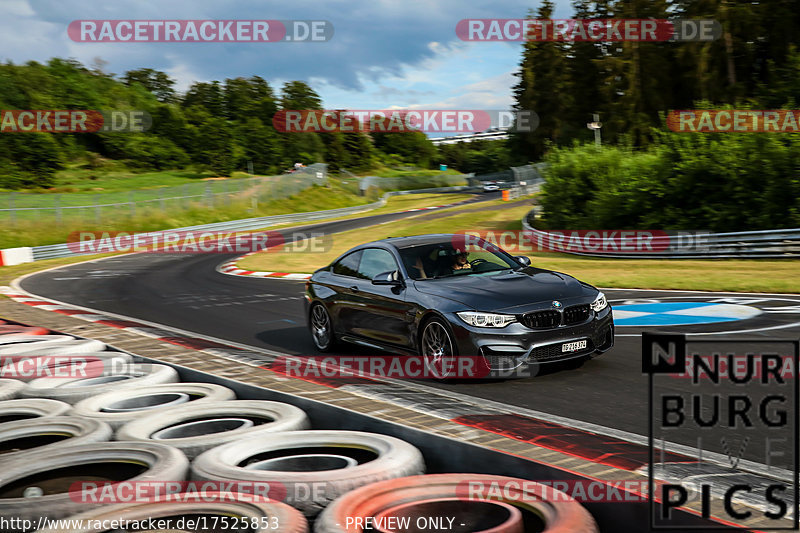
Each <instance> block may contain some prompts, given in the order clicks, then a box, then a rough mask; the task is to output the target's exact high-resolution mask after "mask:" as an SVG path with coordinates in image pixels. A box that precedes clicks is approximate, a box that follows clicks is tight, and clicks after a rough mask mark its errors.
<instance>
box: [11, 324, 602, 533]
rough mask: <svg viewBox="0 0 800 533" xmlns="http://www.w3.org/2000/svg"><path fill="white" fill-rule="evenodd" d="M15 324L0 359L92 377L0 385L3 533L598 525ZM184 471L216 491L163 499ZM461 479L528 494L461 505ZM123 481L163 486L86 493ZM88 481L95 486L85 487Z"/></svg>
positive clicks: (410, 449)
mask: <svg viewBox="0 0 800 533" xmlns="http://www.w3.org/2000/svg"><path fill="white" fill-rule="evenodd" d="M6 325H7V324H0V326H6ZM9 326H11V325H9ZM13 328H15V329H14V330H13V331H14V332H13V333H10V334H0V360H14V359H15V357H17V358H19V359H26V358H31V359H36V360H37V361H40V360H46V361H49V358H50V357H53V356H56V357H57V356H65V357H66V359H67V360H69V359H72V358H76V359H81V360H83V359H87V360H89V362H88V363H87V366H86V368H87V369H88V370H91V372H89V375H88V376H86V377H72V376H70V377H55V376H52V377H37V378H35V379H30V380H29V381H27V382H25V379H26V377H24V376H20V379H0V472H2V475H0V519H2V518H6V519H11V518H14V519H17V521H11V520H7V522H6V523H10V524H12V528H11V529H10V530H9V531H22V530H21V529H17V530H15V529H13V527H14V526H13V524H17V525H20V524H23V523H24V520H32V521H33V523H37V522H38V520H40V519H43V518H46V519H57V518H70V519H73V520H82V521H84V524H85V523H88V521H89V520H93V521H94V523H102V521H103V520H118V519H125V520H128V521H132V522H136V521H139V520H140V521H141V522H142V524H146V522H145V521H146V520H147V519H150V518H158V519H165V520H166V522H163V521H162V522H161V523H162V524H166V526H164V527H162V526H159V528H160V529H159V530H160V531H175V532H183V531H187V530H198V531H199V530H201V529H204V528H203V527H201V526H197V523H196V524H195V527H194V529H192V528H190V527H184V526H185V523H179V522H178V520H181V519H183V520H186V519H188V518H189V517H192V516H205V517H207V518H206V520H208V519H213V518H214V517H219V518H223V517H227V519H228V521H230V520H231V519H232V518H235V519H237V520H241V521H240V522H238V523H239V524H240V525H241V524H245V526H242V527H244V528H245V529H247V528H249V530H250V531H267V530H269V531H276V530H279V531H284V532H290V533H303V532H307V531H309V526H308V521H307V520H308V519H309V518H311V519H314V521H315V525H314V528H315V531H316V532H317V533H339V532H344V531H355V530H357V529H358V528H356V529H354V528H353V527H348V525H347V524H348V522H347V519H348V518H351V519H353V518H359V517H362V518H366V517H373V518H374V519H378V520H380V519H381V518H395V519H403V518H408V519H416V518H419V517H422V518H425V517H428V518H430V517H436V516H455V517H459V518H461V519H462V520H461V522H462V523H465V524H467V528H466V529H465V528H464V527H463V526H462V527H461V529H459V528H458V527H456V528H454V529H453V531H456V532H459V531H465V532H466V531H467V530H469V531H485V530H491V531H492V532H493V533H523V531H527V530H529V529H530V526H531V524H533V525H534V526H535V527H539V529H537V531H539V530H540V531H544V532H546V533H566V532H567V531H581V532H585V533H593V532H596V531H597V527H596V525H595V522H594V521H593V519H592V517H591V516H590V515H589V513H588V512H587V511H586V510H585V509H584V508H583V507H582V506H581V505H580V504H579V503H577V502H575V501H574V500H572V499H569V498H568V497H567V496H566V495H564V494H563V493H559V494H560V495H561V496H563V498H560V497H559V498H557V499H555V500H554V501H550V500H548V498H547V497H546V494H544V492H543V490H544V489H541V487H544V486H543V485H538V484H536V483H534V482H531V481H526V480H516V479H515V478H505V477H500V476H488V475H483V474H434V475H424V472H425V462H424V458H423V456H422V453H421V452H420V451H419V449H417V448H416V447H415V446H413V445H412V444H410V443H408V442H405V441H404V440H401V439H398V438H395V437H391V436H388V435H382V434H377V433H368V432H362V431H344V430H311V429H309V427H310V423H309V419H308V417H307V415H306V413H305V412H304V411H303V410H302V409H300V408H298V407H296V406H294V405H291V404H287V403H280V402H275V401H265V400H237V399H236V394H235V392H234V391H233V390H231V389H230V388H228V387H224V386H222V385H217V384H213V383H181V382H179V376H178V374H177V372H176V371H175V369H173V368H172V367H170V366H167V365H160V364H149V363H147V364H143V363H135V362H134V358H133V357H132V356H131V355H130V354H127V353H123V352H115V351H106V350H107V346H106V345H105V344H103V343H101V342H99V341H94V340H90V339H80V338H76V337H73V336H69V335H62V334H56V333H51V332H50V331H49V330H47V329H45V328H30V327H28V326H18V325H13ZM24 328H27V329H24ZM39 358H41V359H39ZM92 358H93V360H92ZM42 364H43V365H44V366H47V363H42ZM48 368H50V367H48ZM53 368H60V366H59V363H53ZM20 397H21V398H20ZM114 432H116V433H114ZM112 438H115V440H114V441H110V440H109V439H112ZM190 459H194V460H193V463H192V464H191V467H190V464H189V460H190ZM190 474H191V476H190ZM187 479H192V480H193V482H196V483H197V485H196V486H195V489H197V487H199V486H202V485H201V484H203V483H207V482H212V483H215V484H216V485H213V484H212V489H211V491H210V492H208V493H206V492H205V491H206V490H208V489H202V491H204V492H203V493H202V494H203V496H202V498H201V499H194V500H191V501H190V500H189V499H186V500H185V501H181V498H180V497H178V498H172V496H181V495H189V494H191V493H190V492H188V491H190V490H191V485H187V484H186V483H187V481H186V480H187ZM465 480H471V481H475V480H478V481H482V482H492V481H496V482H500V483H502V482H507V481H512V482H516V483H524V485H520V486H523V487H525V489H524V490H523V489H519V490H518V496H519V497H520V499H521V501H523V503H519V502H517V501H498V500H496V499H495V500H492V499H488V498H487V499H480V500H478V501H465V500H463V498H460V496H462V495H461V494H460V493H459V490H458V489H459V486H460V484H461V483H463V482H464V481H465ZM122 481H126V482H130V484H131V485H136V486H139V485H138V483H142V486H160V489H159V490H160V491H161V492H160V493H158V494H155V493H147V494H146V495H145V496H144V498H140V496H139V493H138V492H137V495H136V498H134V499H133V500H125V499H122V498H116V499H114V498H112V499H111V500H102V499H100V500H99V501H98V500H97V499H92V498H88V499H87V497H86V494H87V493H88V494H91V493H92V490H97V486H99V485H107V486H108V485H109V484H110V486H113V487H117V486H120V485H126V484H125V483H121V482H122ZM87 482H88V484H89V485H92V484H93V483H94V484H95V485H92V486H93V487H94V489H92V488H91V487H90V488H88V489H87V488H86V487H87V485H86V484H85V483H87ZM175 482H183V483H175ZM78 483H82V484H78ZM76 484H78V485H76ZM231 484H234V485H236V484H244V486H243V487H241V488H238V489H237V488H233V489H225V490H226V491H228V492H224V493H223V492H220V493H218V494H219V495H224V496H221V497H218V498H216V499H212V500H211V501H209V499H203V498H205V497H206V496H208V495H211V496H213V495H214V494H215V492H213V491H215V490H220V488H213V487H215V486H216V487H230V486H231ZM248 486H249V487H250V488H249V489H248V488H247V487H248ZM76 487H83V488H84V491H81V489H80V488H76ZM167 487H170V488H167ZM253 487H259V490H261V491H263V490H264V488H265V487H266V489H267V490H268V494H269V498H270V499H269V500H267V499H261V500H260V501H259V500H258V499H247V496H251V497H252V495H253V494H254V493H248V491H254V490H256V489H255V488H253ZM165 489H166V490H165ZM148 490H150V489H148ZM547 490H549V491H551V492H550V493H551V494H552V493H553V489H552V488H550V487H547ZM87 491H88V492H87ZM76 492H77V494H78V495H77V496H76ZM554 492H557V491H554ZM154 494H155V495H156V496H159V497H160V499H159V497H156V498H153V497H152V496H153V495H154ZM194 496H195V497H197V496H198V494H197V493H195V494H194ZM231 496H233V498H232V497H231ZM121 502H127V503H121ZM273 519H275V520H277V522H273V521H272V520H273ZM172 520H175V523H174V524H175V525H174V527H173V525H172V524H173V522H172ZM537 520H538V522H537ZM242 521H243V522H242ZM129 523H130V522H129ZM75 524H76V527H77V522H75ZM182 524H183V525H182ZM276 524H279V527H277V526H276ZM223 529H231V528H229V527H227V526H225V527H223ZM234 529H235V528H234ZM240 529H242V528H240ZM361 529H363V528H361ZM358 530H360V529H358ZM378 530H381V529H380V528H378ZM431 530H438V529H436V528H433V529H431V528H430V527H429V528H428V529H427V531H431ZM41 531H42V532H45V533H56V530H54V529H44V530H41ZM69 531H71V530H68V529H59V530H58V532H59V533H68V532H69ZM72 531H74V533H78V531H81V532H82V533H85V532H88V531H97V532H98V533H100V531H103V530H95V529H91V528H89V529H87V528H86V527H84V528H83V529H75V530H72ZM416 531H417V530H415V529H413V527H412V528H409V529H406V530H405V533H416ZM420 531H421V529H420Z"/></svg>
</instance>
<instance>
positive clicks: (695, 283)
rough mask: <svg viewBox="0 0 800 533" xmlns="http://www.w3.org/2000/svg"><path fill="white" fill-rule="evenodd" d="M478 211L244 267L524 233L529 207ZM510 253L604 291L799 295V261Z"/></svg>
mask: <svg viewBox="0 0 800 533" xmlns="http://www.w3.org/2000/svg"><path fill="white" fill-rule="evenodd" d="M497 203H498V202H491V203H490V204H485V205H492V204H497ZM474 208H475V206H471V207H460V208H453V209H451V210H448V211H447V213H448V216H446V217H437V218H433V217H426V216H425V215H420V216H418V217H415V218H410V219H404V220H401V221H397V222H392V223H388V224H383V225H380V226H375V227H373V228H368V229H364V230H354V231H347V232H342V233H338V234H336V235H334V238H333V240H332V243H333V246H332V248H331V249H330V250H328V251H327V252H324V253H319V254H308V253H293V254H291V253H260V254H256V255H253V256H250V257H248V258H246V259H244V260H242V261H241V262H240V263H239V264H240V266H241V267H242V268H246V269H248V270H267V271H278V272H313V271H314V270H316V269H317V268H319V267H321V266H324V265H325V264H327V263H329V262H330V261H332V260H333V259H334V258H336V257H337V256H338V255H339V254H341V253H342V252H344V251H345V250H347V249H348V248H350V247H352V246H355V245H357V244H361V243H363V242H366V241H369V240H375V239H382V238H385V237H389V236H394V237H397V236H403V235H417V234H422V233H451V232H459V231H481V232H482V231H494V232H497V231H509V230H520V229H521V223H520V220H521V218H522V216H523V215H524V214H525V213H526V212H527V211H528V210H529V209H530V207H529V206H519V207H513V208H509V209H503V210H494V211H484V212H472V213H463V212H462V211H467V210H472V209H474ZM508 251H509V252H511V253H519V255H528V256H529V257H530V258H531V260H532V262H533V265H534V266H538V267H541V268H547V269H553V270H558V271H562V272H567V273H569V274H571V275H574V276H576V277H578V278H579V279H582V280H584V281H587V282H589V283H592V284H593V285H597V286H600V287H620V288H641V289H682V290H703V291H732V292H778V293H800V262H799V261H791V260H786V261H781V260H779V261H775V260H719V261H703V260H672V261H668V260H647V259H645V260H625V259H593V258H582V257H575V256H570V255H567V254H557V253H545V252H533V253H531V252H529V251H527V250H523V251H520V250H515V249H513V248H508Z"/></svg>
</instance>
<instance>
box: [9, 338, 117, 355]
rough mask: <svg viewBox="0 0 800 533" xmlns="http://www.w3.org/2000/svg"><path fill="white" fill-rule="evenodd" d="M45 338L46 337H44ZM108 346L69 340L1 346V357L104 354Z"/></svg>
mask: <svg viewBox="0 0 800 533" xmlns="http://www.w3.org/2000/svg"><path fill="white" fill-rule="evenodd" d="M42 336H43V337H44V335H42ZM105 349H106V345H105V343H103V342H100V341H98V340H95V339H69V340H61V339H58V340H55V341H47V340H45V341H39V342H35V341H34V342H22V343H10V344H5V345H3V346H0V355H28V354H31V353H41V354H45V355H68V354H82V353H93V352H102V351H103V350H105Z"/></svg>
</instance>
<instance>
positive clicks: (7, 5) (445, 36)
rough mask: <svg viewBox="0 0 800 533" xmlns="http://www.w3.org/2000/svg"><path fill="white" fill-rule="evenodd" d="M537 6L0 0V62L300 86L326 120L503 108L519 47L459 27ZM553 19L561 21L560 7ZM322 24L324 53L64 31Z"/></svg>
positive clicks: (417, 0) (424, 1)
mask: <svg viewBox="0 0 800 533" xmlns="http://www.w3.org/2000/svg"><path fill="white" fill-rule="evenodd" d="M538 5H539V2H538V0H531V1H528V2H524V1H521V0H505V1H504V2H502V4H500V3H498V2H495V1H492V0H470V1H469V2H464V1H463V0H325V1H321V0H317V1H308V0H291V1H287V0H278V1H275V0H236V1H224V2H223V1H220V0H157V1H156V0H112V1H104V2H100V1H88V0H0V6H1V7H0V8H1V9H2V12H3V16H2V17H0V59H2V60H3V61H8V60H10V61H13V62H14V63H24V62H26V61H30V60H35V61H42V62H43V61H47V60H48V59H49V58H51V57H62V58H67V57H71V58H75V59H77V60H79V61H81V62H82V63H84V64H85V65H90V66H91V65H92V64H94V63H96V58H100V59H101V60H102V61H104V62H105V66H104V70H105V72H110V73H116V74H122V73H124V72H125V71H127V70H132V69H136V68H144V67H150V68H154V69H157V70H162V71H164V72H166V73H167V74H169V75H170V77H172V78H173V79H174V80H176V88H177V89H178V90H179V91H184V90H186V88H187V87H188V86H189V85H190V84H191V83H192V82H195V81H210V80H224V79H225V78H234V77H238V76H244V77H248V76H252V75H258V76H261V77H262V78H264V79H266V80H267V81H268V82H269V83H270V84H271V85H272V86H273V88H275V89H276V90H277V89H279V88H280V86H281V85H282V84H283V83H284V82H285V81H289V80H303V81H306V82H307V83H309V84H310V85H311V86H312V87H313V88H314V90H316V91H317V92H318V93H319V94H320V96H321V97H322V99H323V104H324V106H325V107H326V108H328V109H333V108H335V109H364V110H368V109H393V108H417V109H507V108H509V107H510V106H511V105H512V96H511V87H512V86H513V84H514V83H515V80H516V78H515V77H514V76H513V73H514V72H515V71H516V70H517V68H518V65H519V61H520V56H521V45H520V44H519V43H503V42H465V41H462V40H460V39H459V38H458V37H457V36H456V32H455V27H456V24H457V22H458V21H459V20H461V19H466V18H524V17H525V15H526V14H527V13H528V11H529V10H530V9H536V8H537V7H538ZM557 6H558V7H557V10H556V13H555V15H554V17H553V18H569V17H570V15H571V9H570V7H569V2H568V1H567V0H559V1H558V2H557ZM85 19H95V20H120V19H124V20H176V19H194V20H218V19H223V20H231V19H248V20H249V19H255V20H263V19H266V20H309V19H311V20H327V21H330V23H331V24H332V25H333V28H334V35H333V37H332V39H331V40H330V41H327V42H297V43H294V42H289V43H284V42H281V43H81V42H74V41H72V40H71V39H70V38H69V36H68V34H67V27H68V25H69V23H70V22H71V21H73V20H85Z"/></svg>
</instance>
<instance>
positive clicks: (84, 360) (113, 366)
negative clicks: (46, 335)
mask: <svg viewBox="0 0 800 533" xmlns="http://www.w3.org/2000/svg"><path fill="white" fill-rule="evenodd" d="M0 363H2V366H0V377H4V378H9V379H18V380H20V381H33V380H34V379H38V378H43V377H55V376H69V375H75V374H78V373H79V372H83V369H84V368H89V367H88V365H91V367H90V368H92V369H93V370H92V374H97V373H101V372H108V373H111V372H114V371H115V370H124V369H126V368H127V367H129V366H130V365H131V364H132V363H133V357H131V356H130V355H129V354H126V353H122V352H96V353H77V352H76V353H74V354H70V353H58V350H52V351H51V352H48V351H42V352H38V351H37V352H28V353H25V354H21V355H18V356H8V355H6V356H0ZM98 365H99V366H100V367H102V370H101V369H99V368H98Z"/></svg>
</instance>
